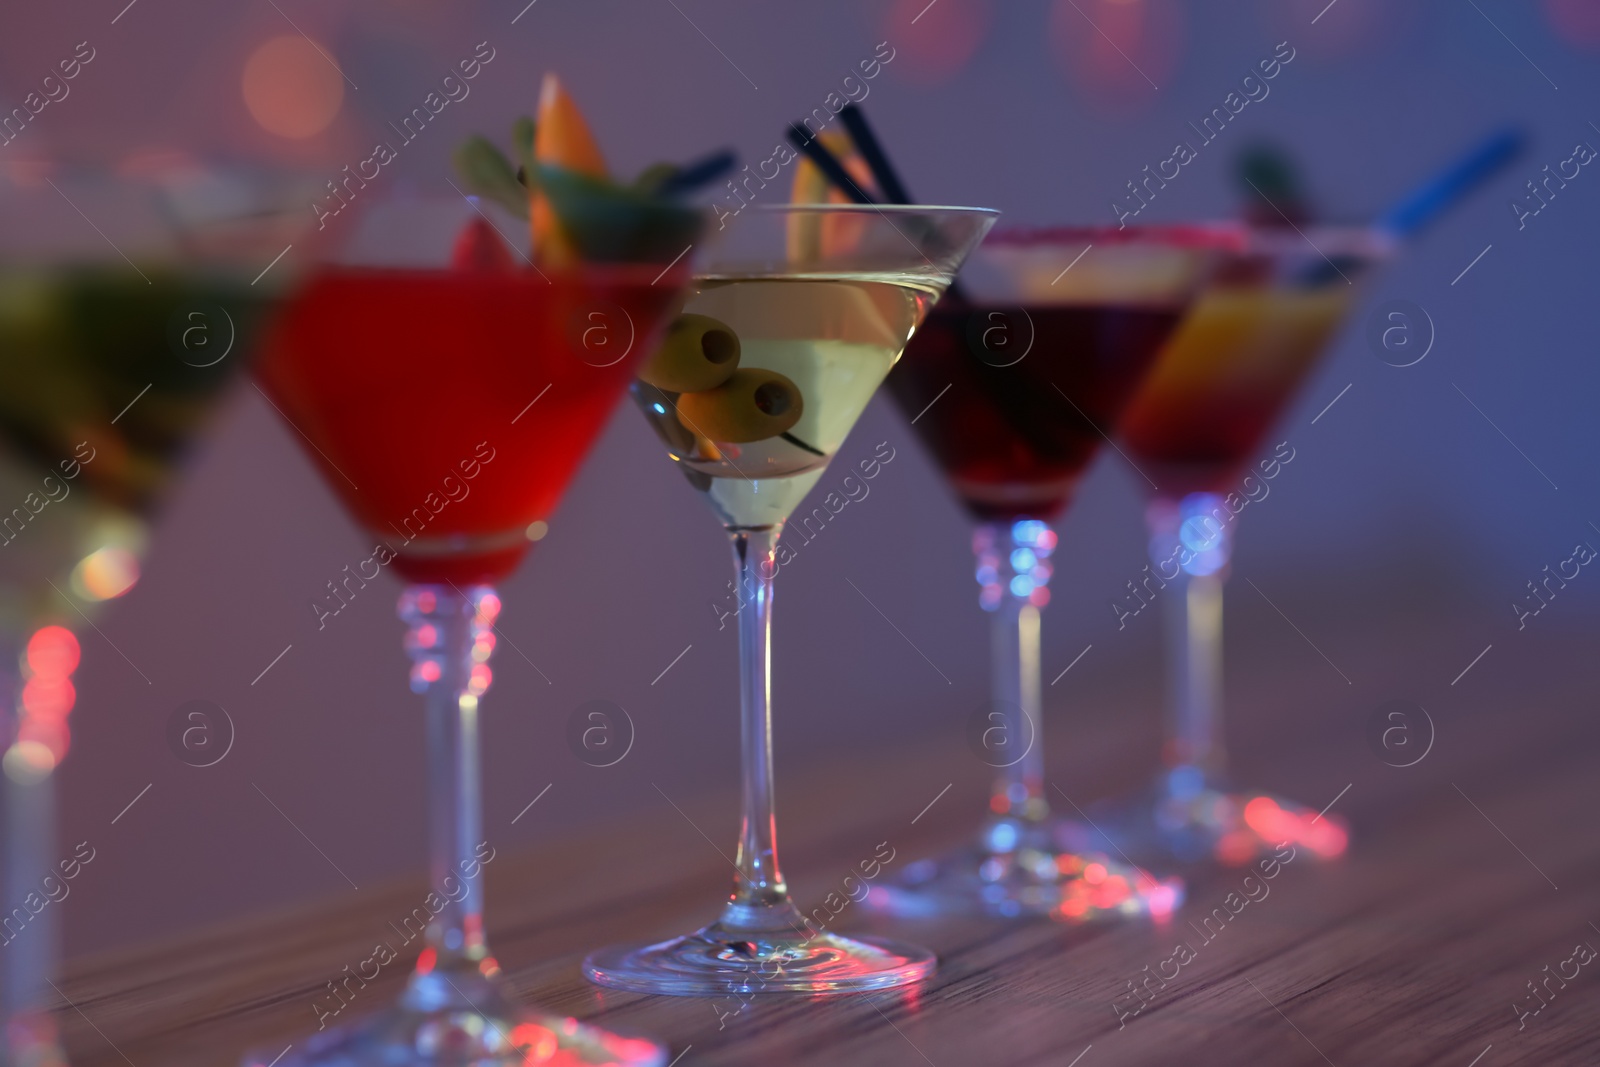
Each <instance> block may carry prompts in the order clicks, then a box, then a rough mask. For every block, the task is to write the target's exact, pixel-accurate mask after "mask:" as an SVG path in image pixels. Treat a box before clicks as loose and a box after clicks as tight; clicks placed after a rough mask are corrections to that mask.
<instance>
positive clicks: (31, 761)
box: [0, 740, 56, 785]
mask: <svg viewBox="0 0 1600 1067" xmlns="http://www.w3.org/2000/svg"><path fill="white" fill-rule="evenodd" d="M0 767H4V768H5V773H6V777H7V778H9V779H11V780H12V781H13V782H16V783H17V784H18V785H34V784H35V783H38V782H42V781H44V779H46V778H48V777H49V776H50V772H51V771H53V770H55V769H56V757H55V753H53V752H51V751H50V749H49V747H48V746H46V745H43V744H40V743H39V742H38V741H29V740H22V741H18V742H17V743H16V744H14V745H12V746H11V747H10V748H8V749H6V754H5V756H4V757H3V758H0Z"/></svg>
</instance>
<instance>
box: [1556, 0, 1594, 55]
mask: <svg viewBox="0 0 1600 1067" xmlns="http://www.w3.org/2000/svg"><path fill="white" fill-rule="evenodd" d="M1543 7H1544V17H1545V18H1547V19H1549V20H1550V25H1551V26H1553V27H1554V28H1555V31H1556V33H1558V34H1560V35H1561V38H1562V39H1563V40H1565V41H1566V42H1567V43H1568V44H1570V45H1575V46H1577V47H1578V48H1583V49H1587V50H1589V51H1600V4H1597V3H1595V0H1544V3H1543Z"/></svg>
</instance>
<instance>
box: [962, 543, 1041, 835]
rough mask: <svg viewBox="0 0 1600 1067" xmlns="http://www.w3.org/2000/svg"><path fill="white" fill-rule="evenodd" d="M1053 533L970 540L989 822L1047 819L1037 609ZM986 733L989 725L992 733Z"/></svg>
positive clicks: (1039, 604) (1039, 603)
mask: <svg viewBox="0 0 1600 1067" xmlns="http://www.w3.org/2000/svg"><path fill="white" fill-rule="evenodd" d="M1055 544H1056V535H1055V533H1054V532H1053V531H1052V530H1051V529H1050V528H1049V527H1048V526H1046V525H1045V524H1044V523H1042V522H1038V521H1036V520H1024V521H1021V522H1014V523H1009V524H1000V523H996V524H992V525H988V526H983V527H980V528H979V529H978V531H977V533H976V534H975V535H974V537H973V552H974V554H975V555H976V557H977V566H978V570H977V577H978V583H979V585H980V586H981V587H982V592H981V593H980V594H979V603H980V604H981V605H982V606H983V607H984V608H985V609H986V610H988V611H990V612H991V613H992V614H993V619H992V620H991V623H990V635H991V651H992V655H993V674H992V677H991V690H990V691H991V693H992V695H993V698H994V707H993V708H991V709H990V712H989V715H990V720H991V721H992V722H993V723H994V726H997V727H999V728H1000V733H999V734H998V735H997V738H998V740H999V743H997V744H990V743H988V738H989V734H988V733H986V734H985V745H984V747H985V749H986V750H988V751H991V752H993V754H994V758H993V759H992V760H991V761H990V762H991V763H993V764H995V765H997V769H998V773H997V774H996V775H995V781H994V786H993V788H992V790H991V792H990V797H989V810H990V812H991V813H993V815H994V816H995V817H998V818H1006V819H1022V820H1028V821H1034V822H1037V821H1041V820H1043V819H1045V818H1046V817H1047V816H1048V815H1049V814H1050V804H1049V801H1048V799H1047V798H1046V797H1045V789H1044V721H1043V716H1042V715H1041V714H1040V706H1041V701H1040V692H1041V686H1040V675H1039V671H1040V667H1039V607H1040V606H1041V605H1042V604H1043V603H1045V602H1046V600H1047V599H1048V592H1047V590H1046V588H1045V586H1046V583H1048V582H1049V580H1050V563H1049V562H1048V561H1049V557H1050V553H1051V552H1052V551H1053V550H1054V549H1055ZM993 729H994V727H990V731H993Z"/></svg>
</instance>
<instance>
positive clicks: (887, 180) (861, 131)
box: [839, 104, 916, 204]
mask: <svg viewBox="0 0 1600 1067" xmlns="http://www.w3.org/2000/svg"><path fill="white" fill-rule="evenodd" d="M839 120H840V121H841V122H843V123H844V128H845V129H846V130H848V131H850V139H851V140H852V141H854V142H855V143H856V149H857V150H858V151H859V152H860V153H861V158H862V159H863V160H865V161H866V164H867V169H868V170H870V171H872V180H873V181H874V182H876V183H877V185H878V188H879V189H880V190H882V192H883V195H884V196H885V197H887V198H888V201H889V203H891V204H914V203H916V201H915V200H912V199H911V194H910V193H908V192H906V187H905V185H904V183H902V182H901V181H900V175H898V174H896V173H895V169H894V165H893V164H892V163H890V162H889V157H888V156H887V155H885V154H884V151H883V146H882V145H880V144H879V143H878V139H877V138H876V137H874V136H873V134H872V127H870V126H868V125H867V116H866V115H865V114H864V113H863V112H862V110H861V109H860V108H859V107H857V106H856V105H854V104H846V105H845V106H844V107H843V108H842V109H841V110H840V111H839Z"/></svg>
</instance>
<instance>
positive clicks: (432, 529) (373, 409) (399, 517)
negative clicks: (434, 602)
mask: <svg viewBox="0 0 1600 1067" xmlns="http://www.w3.org/2000/svg"><path fill="white" fill-rule="evenodd" d="M660 273H661V270H660V268H659V267H655V266H638V267H631V266H595V267H588V268H585V269H584V270H583V271H581V272H579V273H576V274H558V275H554V276H552V277H551V278H550V279H548V280H546V279H545V278H542V277H540V275H538V274H536V273H534V272H532V271H509V270H508V271H506V272H504V273H487V272H481V271H449V270H379V269H368V270H332V271H329V272H327V273H325V274H322V275H321V276H320V277H317V278H315V279H313V280H312V281H311V282H310V283H309V284H308V285H307V287H306V289H305V291H304V292H303V293H302V294H301V295H300V297H299V298H298V299H297V300H296V301H295V302H294V304H293V306H292V307H290V308H289V309H288V310H287V311H286V312H285V314H284V316H283V319H282V321H281V322H280V323H279V324H278V327H277V328H276V329H275V330H274V331H273V335H272V338H271V341H270V344H269V349H268V356H267V359H266V361H265V363H264V366H263V367H262V369H261V378H262V380H263V382H264V383H265V384H266V386H267V389H268V391H269V393H270V394H271V396H272V399H273V401H274V402H275V403H276V404H277V405H278V406H279V407H280V408H281V409H282V410H283V413H284V415H285V416H286V417H287V418H288V419H289V421H290V422H291V423H293V424H294V426H295V428H296V429H297V430H299V431H300V432H301V433H302V434H304V435H305V437H306V439H307V440H308V441H309V443H310V444H311V445H312V448H311V449H310V450H309V454H310V457H311V458H312V460H313V461H315V462H316V463H318V464H319V465H320V466H321V467H322V469H323V473H324V475H325V476H326V478H327V481H328V484H329V485H331V486H332V487H333V488H334V489H335V490H336V491H337V492H338V493H339V494H340V496H341V497H343V499H344V501H345V504H346V505H347V506H348V507H349V508H350V510H351V511H352V512H353V513H354V514H355V516H356V518H357V519H358V520H359V521H360V522H361V524H362V525H363V526H364V527H365V528H366V530H367V532H368V533H370V534H372V535H374V536H376V537H378V538H379V539H380V540H381V542H382V543H383V544H384V545H385V546H386V547H387V548H388V549H389V551H390V552H391V553H393V559H394V563H393V565H394V568H395V569H396V571H398V572H399V573H400V575H401V576H403V577H404V578H406V579H407V580H410V581H416V582H439V583H443V582H455V583H458V584H466V583H471V582H485V581H494V580H496V579H499V578H503V577H505V576H506V575H508V574H510V573H511V571H512V570H513V569H515V567H516V565H517V563H518V561H520V560H521V558H522V556H523V554H524V553H525V552H526V551H527V550H528V547H529V545H530V544H531V540H530V537H532V536H537V533H536V532H535V533H534V534H530V532H529V530H528V528H529V526H530V525H531V524H533V523H535V522H545V521H548V520H549V517H550V514H551V512H552V511H554V509H555V506H556V503H557V501H558V500H559V499H560V496H561V492H562V490H563V489H565V488H566V485H567V482H568V480H569V479H570V478H571V477H572V474H573V472H574V471H575V470H576V469H577V466H578V463H579V462H580V461H581V460H582V459H583V457H584V455H585V453H587V451H588V449H589V446H590V445H591V444H592V443H593V441H594V438H595V435H596V434H597V433H598V432H599V430H600V428H601V426H602V425H603V424H604V422H605V420H606V419H607V418H608V417H609V416H610V414H611V412H612V410H613V409H614V407H615V405H616V402H617V399H618V398H619V397H620V396H621V394H622V392H623V390H625V389H626V388H627V386H628V385H629V384H630V383H631V382H632V381H633V376H634V371H635V364H636V362H637V359H638V358H639V357H641V356H642V355H643V354H644V353H645V352H646V351H647V350H648V348H649V346H650V345H651V344H652V343H653V341H654V338H653V333H654V329H655V326H656V324H657V323H659V322H660V321H661V318H662V316H663V315H664V314H665V313H666V311H667V310H668V308H669V305H671V304H672V303H673V301H674V300H676V299H677V298H678V288H677V287H676V285H674V284H671V281H672V280H671V279H667V280H665V281H664V282H663V283H662V284H652V282H653V281H654V280H655V279H656V278H657V277H658V276H659V275H660ZM680 281H681V279H680Z"/></svg>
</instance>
